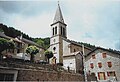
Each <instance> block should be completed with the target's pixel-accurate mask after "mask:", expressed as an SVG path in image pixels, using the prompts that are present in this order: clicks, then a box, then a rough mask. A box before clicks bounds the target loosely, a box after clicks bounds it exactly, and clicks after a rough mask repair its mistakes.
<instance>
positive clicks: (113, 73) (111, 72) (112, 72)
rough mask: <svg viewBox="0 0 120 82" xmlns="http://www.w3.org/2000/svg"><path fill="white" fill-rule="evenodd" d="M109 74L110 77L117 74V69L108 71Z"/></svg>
mask: <svg viewBox="0 0 120 82" xmlns="http://www.w3.org/2000/svg"><path fill="white" fill-rule="evenodd" d="M107 75H108V76H109V77H110V76H116V74H115V71H110V72H107Z"/></svg>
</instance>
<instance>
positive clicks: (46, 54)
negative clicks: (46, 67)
mask: <svg viewBox="0 0 120 82" xmlns="http://www.w3.org/2000/svg"><path fill="white" fill-rule="evenodd" d="M45 56H46V57H47V59H48V63H49V59H50V58H52V57H53V52H52V51H48V50H46V51H45Z"/></svg>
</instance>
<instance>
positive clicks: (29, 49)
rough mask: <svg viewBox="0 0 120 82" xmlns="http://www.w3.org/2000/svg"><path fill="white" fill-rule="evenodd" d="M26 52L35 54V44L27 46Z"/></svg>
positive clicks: (37, 51) (36, 51)
mask: <svg viewBox="0 0 120 82" xmlns="http://www.w3.org/2000/svg"><path fill="white" fill-rule="evenodd" d="M26 53H29V54H34V55H35V54H37V53H39V49H38V48H37V47H36V46H29V47H27V48H26Z"/></svg>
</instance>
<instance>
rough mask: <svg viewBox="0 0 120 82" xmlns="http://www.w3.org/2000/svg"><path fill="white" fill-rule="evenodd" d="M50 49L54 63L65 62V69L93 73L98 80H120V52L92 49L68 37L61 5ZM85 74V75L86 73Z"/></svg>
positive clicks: (55, 19) (57, 13)
mask: <svg viewBox="0 0 120 82" xmlns="http://www.w3.org/2000/svg"><path fill="white" fill-rule="evenodd" d="M51 30H52V31H51V32H52V33H51V34H52V35H51V37H50V47H49V50H50V51H52V52H53V54H54V56H53V58H51V63H52V64H63V67H64V68H65V69H68V68H69V70H71V71H72V72H74V73H81V71H82V72H83V70H84V72H85V73H86V74H93V75H95V76H96V78H97V80H98V81H108V80H118V81H119V80H120V79H119V77H120V70H119V69H120V63H119V62H120V53H119V52H116V51H113V50H110V49H104V48H101V47H96V48H95V49H91V48H89V47H86V46H84V45H81V44H79V43H77V42H75V41H72V40H70V39H68V38H67V24H66V23H65V21H64V18H63V15H62V11H61V8H60V5H59V4H58V8H57V10H56V13H55V17H54V20H53V23H52V24H51ZM86 74H85V75H86Z"/></svg>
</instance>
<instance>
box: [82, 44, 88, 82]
mask: <svg viewBox="0 0 120 82" xmlns="http://www.w3.org/2000/svg"><path fill="white" fill-rule="evenodd" d="M82 51H83V55H82V56H83V66H84V76H85V82H87V73H86V64H85V50H84V45H83V44H82Z"/></svg>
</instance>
